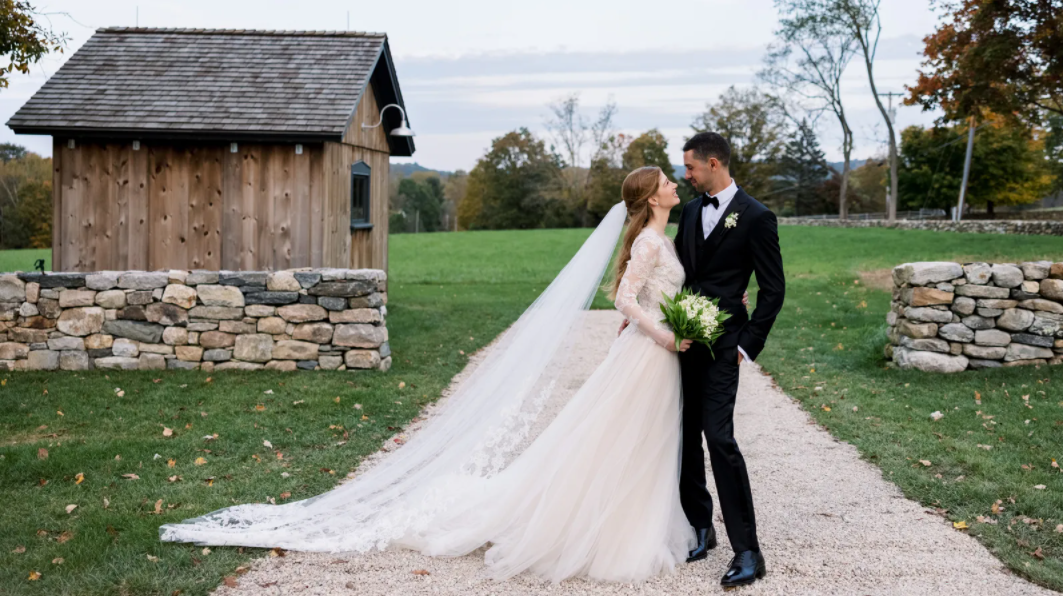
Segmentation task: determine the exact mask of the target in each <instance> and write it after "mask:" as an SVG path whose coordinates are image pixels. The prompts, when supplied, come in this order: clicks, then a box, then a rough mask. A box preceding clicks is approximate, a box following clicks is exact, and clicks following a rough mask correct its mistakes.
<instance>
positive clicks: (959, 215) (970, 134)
mask: <svg viewBox="0 0 1063 596" xmlns="http://www.w3.org/2000/svg"><path fill="white" fill-rule="evenodd" d="M973 151H974V116H971V123H970V125H968V131H967V157H966V158H965V159H964V160H963V180H962V181H961V182H960V206H959V207H957V208H956V219H955V221H960V220H962V219H963V198H964V195H966V194H967V177H968V176H969V175H970V173H971V153H972V152H973Z"/></svg>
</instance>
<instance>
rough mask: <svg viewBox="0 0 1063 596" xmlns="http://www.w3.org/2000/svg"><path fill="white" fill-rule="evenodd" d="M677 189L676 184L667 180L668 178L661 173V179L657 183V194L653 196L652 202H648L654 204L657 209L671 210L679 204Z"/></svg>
mask: <svg viewBox="0 0 1063 596" xmlns="http://www.w3.org/2000/svg"><path fill="white" fill-rule="evenodd" d="M678 188H679V185H678V184H676V183H675V182H672V181H671V180H669V179H668V176H665V175H664V172H661V179H660V181H659V182H658V183H657V194H655V195H654V196H653V198H654V200H653V201H650V203H651V204H653V203H654V202H656V203H657V205H658V206H659V207H663V208H665V209H669V210H671V208H672V207H675V206H676V205H678V204H679V193H678V192H676V189H678Z"/></svg>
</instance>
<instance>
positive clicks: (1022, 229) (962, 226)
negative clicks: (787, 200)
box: [779, 217, 1063, 236]
mask: <svg viewBox="0 0 1063 596" xmlns="http://www.w3.org/2000/svg"><path fill="white" fill-rule="evenodd" d="M779 225H783V226H818V227H825V228H894V229H898V230H931V231H935V232H966V233H975V234H1025V235H1031V236H1063V221H1035V220H981V221H967V220H965V221H960V222H953V221H948V220H935V219H912V220H897V221H895V222H894V223H893V224H890V223H889V220H885V219H865V220H856V219H848V220H845V221H841V220H837V219H810V218H803V217H780V218H779Z"/></svg>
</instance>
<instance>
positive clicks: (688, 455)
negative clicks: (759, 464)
mask: <svg viewBox="0 0 1063 596" xmlns="http://www.w3.org/2000/svg"><path fill="white" fill-rule="evenodd" d="M713 351H714V352H715V357H713V355H712V353H711V352H710V351H709V349H708V348H707V347H706V346H704V345H702V344H694V345H693V346H691V347H690V349H689V350H687V351H686V352H683V353H682V354H680V355H679V357H680V362H681V364H682V375H683V452H682V462H681V466H680V468H681V469H680V474H679V498H680V501H681V502H682V505H683V511H684V512H685V513H686V516H687V519H688V520H689V521H690V525H692V526H694V528H695V529H703V528H708V527H710V526H712V497H711V496H710V495H709V491H708V488H707V487H706V484H705V482H706V481H705V452H704V450H703V449H702V447H701V445H702V441H701V438H702V435H703V434H704V437H705V442H706V444H708V448H709V461H711V462H712V475H713V477H714V478H715V480H716V492H717V494H718V495H719V498H720V510H721V511H722V512H723V521H724V525H725V527H726V528H727V537H728V539H729V540H730V541H731V548H733V549H734V551H735V552H741V551H744V550H754V551H759V550H760V545H759V543H758V542H757V524H756V517H755V516H754V514H753V494H752V491H751V490H750V487H749V475H748V473H747V472H746V462H745V459H743V457H742V452H741V451H739V450H738V443H737V442H735V438H734V406H735V397H736V395H737V393H738V348H737V347H727V348H717V347H714V348H713Z"/></svg>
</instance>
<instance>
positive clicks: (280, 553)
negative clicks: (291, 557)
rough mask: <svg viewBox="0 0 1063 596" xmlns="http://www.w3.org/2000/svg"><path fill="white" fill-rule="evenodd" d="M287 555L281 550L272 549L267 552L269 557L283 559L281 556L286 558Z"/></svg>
mask: <svg viewBox="0 0 1063 596" xmlns="http://www.w3.org/2000/svg"><path fill="white" fill-rule="evenodd" d="M287 554H288V552H287V551H285V550H284V549H283V548H274V549H272V550H270V551H269V556H271V557H283V556H286V555H287Z"/></svg>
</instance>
